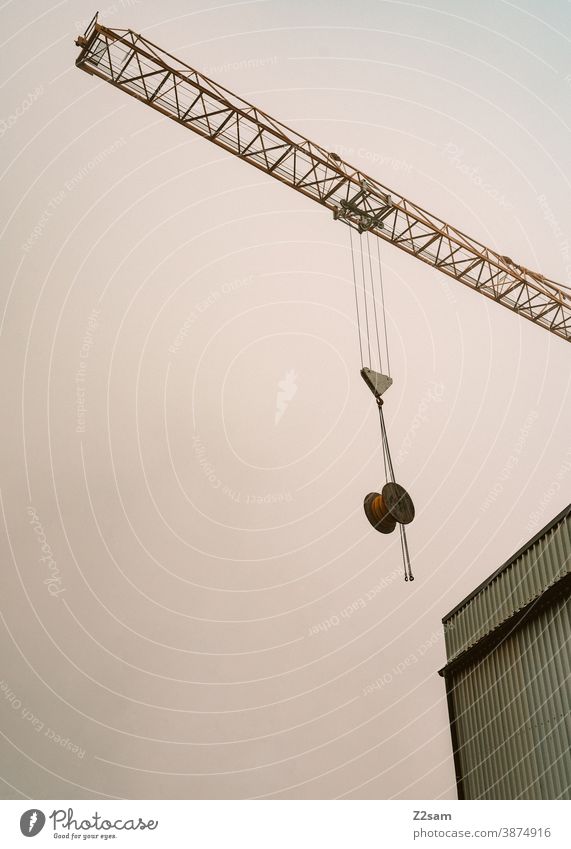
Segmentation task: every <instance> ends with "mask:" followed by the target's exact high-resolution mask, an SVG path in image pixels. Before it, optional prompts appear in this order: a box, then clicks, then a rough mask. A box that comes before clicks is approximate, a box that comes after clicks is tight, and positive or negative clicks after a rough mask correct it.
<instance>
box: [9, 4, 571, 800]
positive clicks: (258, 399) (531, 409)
mask: <svg viewBox="0 0 571 849" xmlns="http://www.w3.org/2000/svg"><path fill="white" fill-rule="evenodd" d="M94 12H95V8H94V7H93V5H92V4H91V3H87V2H83V0H79V1H78V2H73V3H72V2H65V0H64V2H60V3H56V4H51V3H50V4H48V3H41V2H36V0H32V2H27V3H15V2H11V3H8V4H4V6H3V7H2V10H1V12H0V21H1V26H0V31H1V32H2V38H3V41H4V44H3V46H2V52H1V56H2V65H3V74H2V88H1V107H0V142H1V145H2V159H1V167H2V175H1V179H2V188H1V191H0V205H1V210H0V214H1V222H0V226H1V228H2V260H3V261H2V269H3V274H2V278H1V283H0V285H1V289H2V304H3V309H2V316H3V324H2V338H1V367H2V376H3V387H4V389H3V398H4V417H3V419H4V423H3V438H2V441H1V452H2V510H3V522H2V548H3V563H4V568H3V569H2V572H1V588H0V589H1V595H0V599H1V601H0V612H1V621H0V633H1V654H2V668H1V671H0V679H1V682H2V683H1V684H0V687H1V690H0V729H1V737H0V764H1V767H0V775H1V778H0V783H1V793H2V795H3V796H4V797H7V798H20V797H32V798H42V797H43V798H85V797H91V796H93V797H101V798H104V797H133V798H140V797H150V798H153V797H166V798H204V797H216V798H228V797H234V798H235V797H237V798H241V797H275V798H315V797H320V798H336V797H344V798H392V797H397V798H427V799H428V798H455V786H454V773H453V764H452V757H451V746H450V736H449V729H448V717H447V710H446V701H445V694H444V685H443V681H442V679H441V678H440V677H439V676H438V675H437V670H438V669H439V668H440V667H441V666H443V665H444V663H445V652H444V641H443V638H442V628H441V618H442V616H443V615H444V614H445V613H447V612H448V610H449V609H450V608H452V607H454V606H455V605H456V604H457V603H458V602H459V601H460V600H461V599H462V598H463V597H464V596H465V595H466V594H467V593H469V592H470V591H471V590H472V589H473V588H474V587H475V586H477V585H478V584H479V583H480V582H481V581H482V580H483V579H484V578H486V577H487V576H488V575H489V574H490V573H491V572H493V571H494V570H495V569H496V568H497V567H498V566H499V565H500V564H501V563H502V562H504V561H505V560H506V559H507V558H508V557H509V556H510V555H511V554H512V553H514V552H515V551H516V549H518V548H519V547H520V546H521V545H522V544H524V543H525V542H526V540H528V539H529V538H530V537H532V536H533V535H534V534H535V533H536V532H537V531H538V530H539V529H540V528H541V527H543V525H545V524H546V523H547V522H548V521H549V520H550V519H551V518H552V517H553V516H554V515H555V514H556V513H558V512H559V511H560V510H561V509H562V508H563V507H564V506H565V505H566V503H567V502H568V501H569V495H568V492H569V482H570V481H571V440H570V433H571V429H570V416H569V395H570V392H569V389H570V381H569V378H570V374H569V354H570V351H569V347H568V345H567V343H565V342H563V341H562V340H560V339H558V338H556V337H555V336H553V335H551V334H549V333H548V332H546V331H545V330H542V329H540V328H538V327H536V326H534V325H532V324H531V323H529V322H527V321H524V320H523V319H520V318H518V317H517V316H515V315H514V314H512V313H510V312H509V311H508V310H506V309H503V308H502V307H500V306H498V305H496V304H493V303H490V302H488V301H487V300H486V299H485V298H483V297H481V296H479V295H478V294H476V293H474V292H472V291H470V290H469V289H467V288H465V287H463V286H462V285H460V284H459V283H457V282H456V281H453V280H450V279H448V278H447V277H445V276H443V275H442V274H440V273H439V272H437V271H436V270H433V269H431V268H428V267H427V266H426V265H424V264H423V263H421V262H417V261H415V260H414V259H413V258H411V257H409V256H407V255H405V254H403V253H401V252H399V251H398V250H396V249H395V248H393V247H391V246H389V245H386V244H383V245H382V257H383V270H384V279H385V286H386V291H385V296H386V302H387V310H388V332H389V342H390V346H391V365H392V376H393V379H394V385H393V386H392V388H391V389H390V390H388V392H387V394H386V396H385V407H384V410H385V416H386V421H387V427H388V432H389V439H390V442H391V446H392V452H393V459H394V462H395V467H396V476H397V480H398V481H399V482H401V483H402V484H403V485H405V486H406V487H407V489H408V490H409V492H410V493H411V495H412V497H413V499H414V501H415V504H416V509H417V516H416V518H415V520H414V522H413V524H412V525H411V526H410V527H409V545H410V549H411V554H412V559H413V570H414V573H415V576H416V581H415V582H414V583H413V584H406V583H405V582H404V581H403V579H402V565H401V554H400V547H399V541H398V535H397V534H396V533H395V534H393V535H392V536H388V537H385V536H382V535H380V534H377V533H375V531H374V530H373V529H372V528H370V526H369V525H368V523H367V521H366V519H365V516H364V514H363V512H362V501H363V497H364V496H365V494H366V493H367V492H370V491H371V490H375V489H377V488H378V487H379V486H380V485H382V462H381V455H380V453H379V448H380V446H379V430H378V421H377V418H376V408H375V405H374V402H373V398H372V396H371V395H370V393H368V390H367V388H366V387H365V385H364V383H363V381H362V380H361V378H360V376H359V367H360V362H359V353H358V344H357V335H356V326H355V313H354V300H353V289H352V278H351V258H350V253H349V249H348V244H349V243H348V230H347V228H346V227H345V226H344V225H343V224H341V223H339V222H334V221H333V220H332V219H331V216H330V215H329V213H328V212H327V211H326V210H324V209H322V208H320V207H319V206H318V205H317V204H315V203H312V202H311V201H310V200H307V199H305V198H304V197H302V196H301V195H299V194H298V193H296V192H294V191H292V190H290V189H288V188H286V187H284V186H282V185H280V184H279V183H277V182H276V181H274V180H272V179H270V178H269V177H267V176H266V175H264V174H262V173H260V172H259V171H257V170H255V169H253V168H250V167H248V166H247V165H246V164H244V163H242V162H240V161H238V160H236V159H234V158H233V157H231V156H230V155H228V154H226V153H225V152H224V151H222V150H220V149H218V148H216V147H215V146H214V145H212V144H209V143H208V142H207V141H204V140H202V139H200V138H198V137H197V136H195V135H193V134H192V133H191V132H189V131H187V130H185V129H183V128H182V127H180V126H178V125H177V124H175V123H174V122H170V121H168V120H167V119H166V118H163V117H162V116H160V115H158V114H157V113H156V112H153V111H152V110H150V109H148V108H146V107H144V106H143V105H142V104H140V103H138V102H136V101H135V100H134V99H132V98H129V97H127V96H126V95H125V94H123V93H122V92H119V91H117V90H115V89H113V88H112V87H111V86H109V85H107V84H105V83H104V82H102V81H99V80H97V79H96V78H94V77H90V76H88V75H86V74H84V73H82V72H81V71H79V70H77V69H76V68H75V67H74V61H75V58H76V56H77V52H78V51H77V48H76V47H75V46H74V38H75V37H76V35H78V34H79V33H80V32H82V31H83V30H84V28H85V26H86V25H87V23H88V21H89V19H90V18H91V16H92V15H93V13H94ZM100 20H101V21H102V22H103V23H105V24H107V25H109V26H112V27H130V28H132V29H134V30H136V31H138V32H141V33H143V34H144V35H147V36H148V37H149V38H150V39H152V40H153V41H155V42H156V43H158V44H159V45H161V46H163V47H164V48H165V49H167V50H169V51H170V52H172V53H174V54H175V55H177V56H180V58H181V59H184V60H185V61H187V62H188V63H189V64H191V65H193V66H195V67H196V68H198V69H199V70H202V71H204V72H205V73H207V74H209V75H210V76H212V77H213V78H214V79H215V80H218V81H220V82H221V83H223V84H224V85H226V86H227V87H229V88H230V89H232V90H234V91H236V92H237V93H239V94H241V95H242V96H244V97H246V98H247V99H249V100H251V101H253V102H254V103H255V104H257V105H259V106H260V107H261V108H263V109H265V110H266V111H268V112H270V113H271V114H273V115H275V116H276V117H277V118H279V119H280V120H282V121H284V122H286V123H288V124H290V125H291V126H292V127H294V128H295V129H297V130H299V131H300V132H301V133H303V134H305V135H307V136H308V137H309V138H311V139H314V140H315V141H316V142H318V143H320V144H322V145H324V146H325V147H326V148H328V149H330V150H336V151H337V152H338V153H339V154H340V155H341V156H342V157H343V158H345V159H346V160H347V161H348V162H349V163H351V164H354V165H355V166H357V167H359V168H361V169H362V170H364V171H366V172H368V173H370V174H371V175H372V176H374V177H376V178H378V179H379V180H381V181H382V182H383V183H385V184H387V185H388V186H389V187H393V188H394V190H395V191H396V192H399V193H402V194H404V195H405V196H408V197H410V198H411V199H412V200H413V201H415V202H416V203H418V204H420V205H422V206H424V207H425V208H428V209H430V210H431V211H433V212H435V213H437V214H439V215H441V216H442V217H443V218H444V219H445V220H447V221H450V222H451V223H452V224H454V225H455V226H457V227H459V228H460V229H461V230H463V231H464V232H466V233H469V234H470V235H472V236H474V237H476V238H478V239H480V240H481V241H483V242H484V243H485V244H488V245H490V247H493V248H495V249H497V250H499V251H500V253H502V254H507V255H509V256H510V257H512V258H513V259H514V260H516V261H517V262H519V263H521V264H523V265H525V266H527V267H530V268H532V269H537V270H539V271H541V272H542V273H543V274H545V275H546V276H548V277H551V278H553V279H556V280H559V281H561V282H562V283H566V284H567V285H571V247H570V243H571V241H568V240H571V232H570V230H571V228H570V216H569V178H570V174H571V161H570V150H571V145H570V143H569V141H570V139H569V121H570V120H571V114H570V112H571V110H570V107H569V104H570V97H571V62H570V60H569V37H570V35H571V32H570V30H571V26H570V15H569V4H568V3H565V2H563V0H553V2H551V3H549V4H545V3H541V2H539V0H518V2H517V3H508V2H503V0H494V2H482V3H478V4H474V3H471V2H468V0H455V2H452V0H450V2H445V0H430V2H424V0H420V2H418V3H414V4H412V3H405V2H390V1H389V2H373V0H355V2H351V3H344V2H339V1H338V2H325V0H323V2H316V1H315V0H303V2H301V1H300V0H287V2H286V0H257V1H255V2H235V3H232V2H231V3H224V4H222V3H220V4H219V3H215V2H210V0H200V2H199V3H192V2H191V3H189V2H183V0H164V2H161V3H158V2H154V3H153V2H149V0H139V2H137V0H114V1H112V2H109V4H108V6H107V8H106V9H103V8H102V9H101V14H100ZM284 384H285V387H286V388H285V389H284ZM284 395H285V396H286V397H285V399H284V397H283V396H284ZM280 396H282V397H280Z"/></svg>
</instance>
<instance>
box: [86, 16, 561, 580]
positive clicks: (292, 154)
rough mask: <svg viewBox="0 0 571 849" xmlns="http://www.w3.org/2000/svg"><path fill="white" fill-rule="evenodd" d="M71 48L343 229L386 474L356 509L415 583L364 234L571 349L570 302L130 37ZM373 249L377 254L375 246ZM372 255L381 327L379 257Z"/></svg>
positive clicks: (91, 30)
mask: <svg viewBox="0 0 571 849" xmlns="http://www.w3.org/2000/svg"><path fill="white" fill-rule="evenodd" d="M76 45H77V46H78V47H80V48H81V52H80V54H79V56H78V57H77V60H76V65H77V67H78V68H81V70H83V71H86V72H87V73H88V74H94V75H95V76H98V77H101V79H103V80H106V81H107V82H109V83H111V84H112V85H114V86H116V87H117V88H120V89H122V90H123V91H125V92H127V94H130V95H131V96H132V97H136V98H137V100H141V101H142V102H143V103H146V104H147V105H148V106H151V107H152V108H153V109H156V110H157V111H158V112H161V113H162V114H163V115H166V116H167V117H168V118H172V120H173V121H177V122H178V123H179V124H182V125H183V126H185V127H187V128H188V129H190V130H192V131H193V132H195V133H198V135H200V136H203V137H204V138H207V139H208V140H209V141H211V142H214V144H216V145H218V146H219V147H222V148H224V150H227V151H229V152H230V153H233V154H234V155H235V156H237V157H238V158H239V159H243V160H244V161H245V162H249V163H250V164H251V165H254V166H255V167H256V168H258V169H259V170H261V171H264V172H265V173H266V174H269V175H270V176H271V177H274V178H275V179H276V180H279V181H280V182H281V183H285V185H287V186H290V187H291V188H292V189H296V191H298V192H300V193H301V194H303V195H305V196H306V197H309V198H311V199H312V200H315V201H317V202H318V203H320V204H321V205H322V206H325V207H327V208H328V209H329V210H331V212H332V213H333V216H334V218H335V219H337V220H341V221H344V222H345V223H346V224H347V225H349V228H350V229H349V236H350V244H351V259H352V267H353V279H354V284H355V305H356V308H357V325H358V330H359V347H360V352H361V376H362V377H363V379H364V381H365V383H366V384H367V386H368V387H369V389H370V390H371V392H372V393H373V395H374V397H375V401H376V403H377V407H378V411H379V419H380V426H381V444H382V456H383V462H384V469H385V484H384V486H383V487H382V490H381V492H380V493H379V492H370V493H369V494H368V495H367V496H365V499H364V501H363V508H364V511H365V515H366V517H367V519H368V521H369V522H370V524H371V525H372V526H373V527H374V528H375V530H377V531H379V532H380V533H382V534H390V533H392V532H393V531H394V530H395V528H396V526H397V525H398V527H399V534H400V542H401V550H402V557H403V565H404V578H405V581H412V580H414V577H413V574H412V570H411V565H410V555H409V550H408V543H407V538H406V530H405V526H406V525H408V524H409V523H410V522H411V521H412V520H413V519H414V516H415V508H414V504H413V502H412V499H411V497H410V495H409V494H408V492H407V491H406V489H404V487H402V486H401V485H400V484H398V483H397V482H396V480H395V472H394V468H393V463H392V460H391V454H390V449H389V441H388V436H387V430H386V425H385V421H384V417H383V399H382V397H381V396H382V395H383V394H384V392H385V391H386V390H387V389H388V388H389V387H390V386H391V384H392V382H393V381H392V378H391V376H390V365H389V347H388V341H387V337H386V319H385V321H384V330H385V346H386V364H387V371H388V374H384V373H383V364H382V355H381V346H380V333H379V324H378V316H377V300H376V296H375V294H374V273H373V261H372V257H371V249H370V240H369V234H373V235H374V236H378V237H379V238H381V239H384V240H385V241H387V242H390V243H391V244H393V245H396V247H397V248H400V249H401V250H403V251H406V253H409V254H412V255H413V256H415V257H417V258H418V259H420V260H422V261H423V262H425V263H427V264H428V265H431V266H433V267H434V268H438V269H439V270H440V271H442V272H443V273H444V274H447V275H448V276H449V277H453V278H454V279H455V280H459V281H460V282H461V283H464V284H465V285H466V286H469V287H470V288H472V289H475V290H476V291H477V292H481V294H482V295H485V296H486V297H487V298H491V299H492V300H494V301H497V302H498V303H499V304H502V305H503V306H504V307H507V308H508V309H510V310H512V312H515V313H517V314H518V315H521V316H523V317H524V318H526V319H528V320H529V321H533V322H534V323H535V324H538V325H539V326H540V327H544V328H545V329H546V330H549V331H550V332H551V333H554V334H555V335H556V336H559V337H561V338H562V339H567V340H568V341H569V340H571V297H570V295H569V294H567V293H566V292H564V291H563V289H562V288H561V287H560V286H558V285H557V284H556V283H554V281H552V280H547V279H546V278H545V277H543V275H541V274H538V273H536V272H533V271H530V270H529V269H527V268H524V267H523V266H521V265H518V264H517V263H515V262H514V261H513V260H511V259H510V258H509V257H507V256H502V255H501V254H498V253H496V252H495V251H493V250H491V249H490V248H487V247H485V245H482V244H481V243H480V242H478V241H476V240H475V239H472V238H470V237H469V236H466V235H465V234H464V233H462V232H461V231H460V230H457V229H456V228H454V227H451V226H450V225H449V224H446V223H445V222H444V221H442V220H441V219H440V218H438V217H437V216H435V215H432V213H430V212H427V211H426V210H424V209H422V208H421V207H420V206H416V204H413V203H411V201H409V200H407V199H406V198H404V197H402V196H401V195H399V194H398V193H396V192H394V191H392V190H391V189H388V188H387V187H386V186H383V185H382V184H381V183H379V182H378V181H377V180H374V179H373V178H371V177H368V176H367V175H366V174H364V173H363V172H361V171H359V170H358V169H355V168H353V167H352V166H351V165H348V164H347V163H346V162H344V161H343V160H342V159H341V157H340V156H338V155H337V154H336V153H333V152H329V151H327V150H325V149H324V148H322V147H320V146H319V145H317V144H315V143H314V142H311V141H309V140H308V139H306V138H304V137H303V136H301V135H299V133H297V132H295V131H294V130H292V129H290V128H289V127H286V126H285V124H282V123H280V122H279V121H276V120H275V118H272V117H271V116H270V115H268V114H267V113H266V112H262V111H261V110H260V109H258V108H257V107H255V106H253V105H252V104H251V103H248V102H247V101H245V100H243V99H242V98H241V97H238V96H237V95H235V94H233V93H232V92H230V91H228V90H227V89H226V88H224V87H223V86H220V85H218V83H215V82H214V81H213V80H211V79H209V78H208V77H205V76H204V75H203V74H201V73H200V72H199V71H197V70H195V69H194V68H191V67H190V65H187V64H186V63H185V62H182V61H181V60H179V59H176V58H175V57H174V56H172V55H171V54H170V53H167V52H166V51H164V50H162V49H161V48H160V47H157V45H156V44H153V43H152V42H151V41H149V40H148V39H146V38H143V36H141V35H138V34H137V33H135V32H133V31H132V30H129V29H110V28H109V27H106V26H103V24H100V23H99V21H98V18H97V14H96V15H95V17H94V18H93V20H92V21H91V23H90V24H89V26H88V27H87V30H86V31H85V33H84V34H83V35H82V36H79V37H78V38H77V40H76ZM353 230H356V231H357V232H358V233H359V234H361V235H362V234H365V239H364V240H363V239H362V240H361V242H360V259H361V270H362V277H361V280H362V301H363V306H364V320H365V326H366V334H367V336H366V343H367V349H368V355H369V359H368V365H367V366H366V365H365V357H366V352H365V354H364V347H365V346H364V342H363V337H362V328H361V322H360V317H359V298H358V293H357V290H358V283H357V277H358V273H357V272H356V263H355V255H354V244H353V237H352V232H353ZM376 244H377V249H378V245H379V242H377V243H376ZM365 253H366V258H367V259H366V260H365ZM377 254H378V276H379V279H380V283H381V303H382V309H383V318H384V293H383V290H382V271H381V259H380V253H379V252H378V250H377ZM367 265H368V267H369V283H370V290H371V294H370V297H371V298H372V301H371V310H370V313H371V315H370V314H369V311H368V307H367V304H368V297H369V295H368V293H367V285H368V284H367V271H366V266H367ZM360 285H361V284H359V286H360ZM373 316H374V328H373V329H374V330H376V337H377V339H376V341H377V349H378V357H379V369H380V370H379V371H376V370H375V369H374V368H372V364H373V363H372V359H373V354H372V350H371V341H370V335H369V328H370V323H373ZM373 352H374V339H373Z"/></svg>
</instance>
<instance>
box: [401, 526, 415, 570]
mask: <svg viewBox="0 0 571 849" xmlns="http://www.w3.org/2000/svg"><path fill="white" fill-rule="evenodd" d="M399 528H400V545H401V551H402V559H403V564H404V579H405V581H414V575H413V574H412V568H411V565H410V553H409V550H408V542H407V538H406V528H405V526H404V525H399Z"/></svg>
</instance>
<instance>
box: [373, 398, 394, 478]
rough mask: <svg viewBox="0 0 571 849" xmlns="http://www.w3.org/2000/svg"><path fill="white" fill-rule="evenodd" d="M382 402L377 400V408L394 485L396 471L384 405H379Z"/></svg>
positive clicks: (390, 476)
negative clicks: (384, 414)
mask: <svg viewBox="0 0 571 849" xmlns="http://www.w3.org/2000/svg"><path fill="white" fill-rule="evenodd" d="M380 401H381V399H380V398H378V399H377V406H378V408H379V420H380V423H381V440H382V443H383V450H384V451H385V453H386V462H387V467H388V472H389V480H390V481H392V483H394V482H395V470H394V468H393V461H392V457H391V451H390V448H389V439H388V436H387V428H386V425H385V417H384V416H383V405H382V402H381V403H379V402H380Z"/></svg>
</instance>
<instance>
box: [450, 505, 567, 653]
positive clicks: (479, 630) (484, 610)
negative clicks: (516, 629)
mask: <svg viewBox="0 0 571 849" xmlns="http://www.w3.org/2000/svg"><path fill="white" fill-rule="evenodd" d="M570 571H571V515H567V516H565V517H564V518H563V519H562V520H561V521H560V522H559V523H558V524H557V525H556V526H555V527H554V528H552V529H550V530H549V531H547V532H546V533H545V535H544V536H543V537H541V539H539V540H538V541H537V542H535V543H534V545H532V546H531V547H530V548H529V549H527V550H526V551H524V552H523V553H522V554H521V555H520V556H519V557H518V558H517V560H515V561H514V562H513V563H510V564H509V566H507V568H506V569H505V570H504V571H503V572H501V573H500V574H499V575H498V576H497V577H496V578H494V579H493V580H492V581H491V583H489V584H487V585H486V586H485V587H483V588H482V590H481V591H480V592H479V593H478V594H477V595H476V596H474V597H473V598H472V599H470V600H469V601H468V602H467V603H466V605H465V606H464V607H462V608H461V609H460V610H458V611H457V612H456V613H454V614H453V615H451V616H450V617H449V618H448V619H447V620H446V623H447V624H449V625H450V626H452V627H451V631H450V637H449V640H448V642H447V646H446V648H447V657H448V660H452V659H453V658H454V657H457V656H458V655H459V654H461V653H462V652H463V651H465V650H466V649H467V648H469V647H470V646H472V645H474V643H475V642H477V640H479V639H481V637H483V636H485V635H486V634H488V633H489V632H490V631H492V630H493V629H494V628H496V627H498V625H500V624H501V623H502V622H504V621H505V620H506V619H508V618H509V617H510V616H512V615H513V614H514V613H516V612H517V611H518V610H520V609H521V608H522V607H524V606H525V605H527V604H529V603H530V602H531V601H533V600H534V599H536V598H539V597H540V596H541V594H542V593H543V592H544V591H545V590H546V589H547V588H548V587H550V586H551V585H552V584H553V583H554V582H555V581H556V580H558V579H559V578H560V577H562V576H563V575H565V574H567V573H569V572H570Z"/></svg>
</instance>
